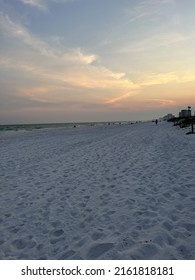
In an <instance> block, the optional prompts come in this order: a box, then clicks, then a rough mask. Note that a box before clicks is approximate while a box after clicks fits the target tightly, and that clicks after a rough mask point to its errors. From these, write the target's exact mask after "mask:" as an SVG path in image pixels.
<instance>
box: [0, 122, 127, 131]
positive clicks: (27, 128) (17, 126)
mask: <svg viewBox="0 0 195 280" xmlns="http://www.w3.org/2000/svg"><path fill="white" fill-rule="evenodd" d="M116 123H118V124H120V123H125V122H85V123H43V124H10V125H0V132H2V131H18V130H25V131H31V130H35V129H44V128H71V127H78V126H94V125H102V124H108V125H109V124H116Z"/></svg>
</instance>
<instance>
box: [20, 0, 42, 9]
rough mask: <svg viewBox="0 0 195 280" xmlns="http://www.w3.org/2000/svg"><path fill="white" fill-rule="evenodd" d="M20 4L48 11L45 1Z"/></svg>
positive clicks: (37, 0)
mask: <svg viewBox="0 0 195 280" xmlns="http://www.w3.org/2000/svg"><path fill="white" fill-rule="evenodd" d="M19 1H20V2H22V3H24V4H26V5H30V6H32V7H35V8H37V9H39V10H42V11H46V10H47V6H46V4H45V1H44V0H19Z"/></svg>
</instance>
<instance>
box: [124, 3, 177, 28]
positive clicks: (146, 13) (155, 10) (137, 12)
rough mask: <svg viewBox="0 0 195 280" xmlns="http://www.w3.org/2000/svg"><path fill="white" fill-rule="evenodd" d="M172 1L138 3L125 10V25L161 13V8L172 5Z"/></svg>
mask: <svg viewBox="0 0 195 280" xmlns="http://www.w3.org/2000/svg"><path fill="white" fill-rule="evenodd" d="M173 3H174V0H144V1H138V2H137V4H136V5H135V6H133V7H132V6H130V8H126V10H125V14H126V16H127V17H128V21H127V23H131V22H134V21H137V20H139V19H142V18H145V17H151V16H154V15H159V13H162V8H163V6H165V5H167V4H173Z"/></svg>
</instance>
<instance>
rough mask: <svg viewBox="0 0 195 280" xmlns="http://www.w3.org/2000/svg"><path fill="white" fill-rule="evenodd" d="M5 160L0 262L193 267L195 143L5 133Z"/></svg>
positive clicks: (72, 131)
mask: <svg viewBox="0 0 195 280" xmlns="http://www.w3.org/2000/svg"><path fill="white" fill-rule="evenodd" d="M0 156H1V160H0V259H51V260H52V259H85V260H88V259H135V260H138V259H145V260H148V259H156V260H160V259H170V260H172V259H195V135H186V133H185V131H184V130H182V129H179V128H177V127H174V126H173V125H172V124H170V123H166V122H161V123H159V124H158V125H157V126H156V125H155V124H154V123H153V122H147V123H137V124H133V125H130V124H123V125H119V124H115V125H96V126H82V127H77V128H69V129H63V128H57V129H46V130H44V129H43V130H36V131H35V130H34V131H15V132H2V133H1V134H0Z"/></svg>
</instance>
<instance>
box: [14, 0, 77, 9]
mask: <svg viewBox="0 0 195 280" xmlns="http://www.w3.org/2000/svg"><path fill="white" fill-rule="evenodd" d="M19 1H20V2H22V3H24V4H26V5H29V6H32V7H35V8H37V9H39V10H41V11H48V10H49V8H48V2H54V3H58V4H63V3H68V2H74V1H75V0H19Z"/></svg>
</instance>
